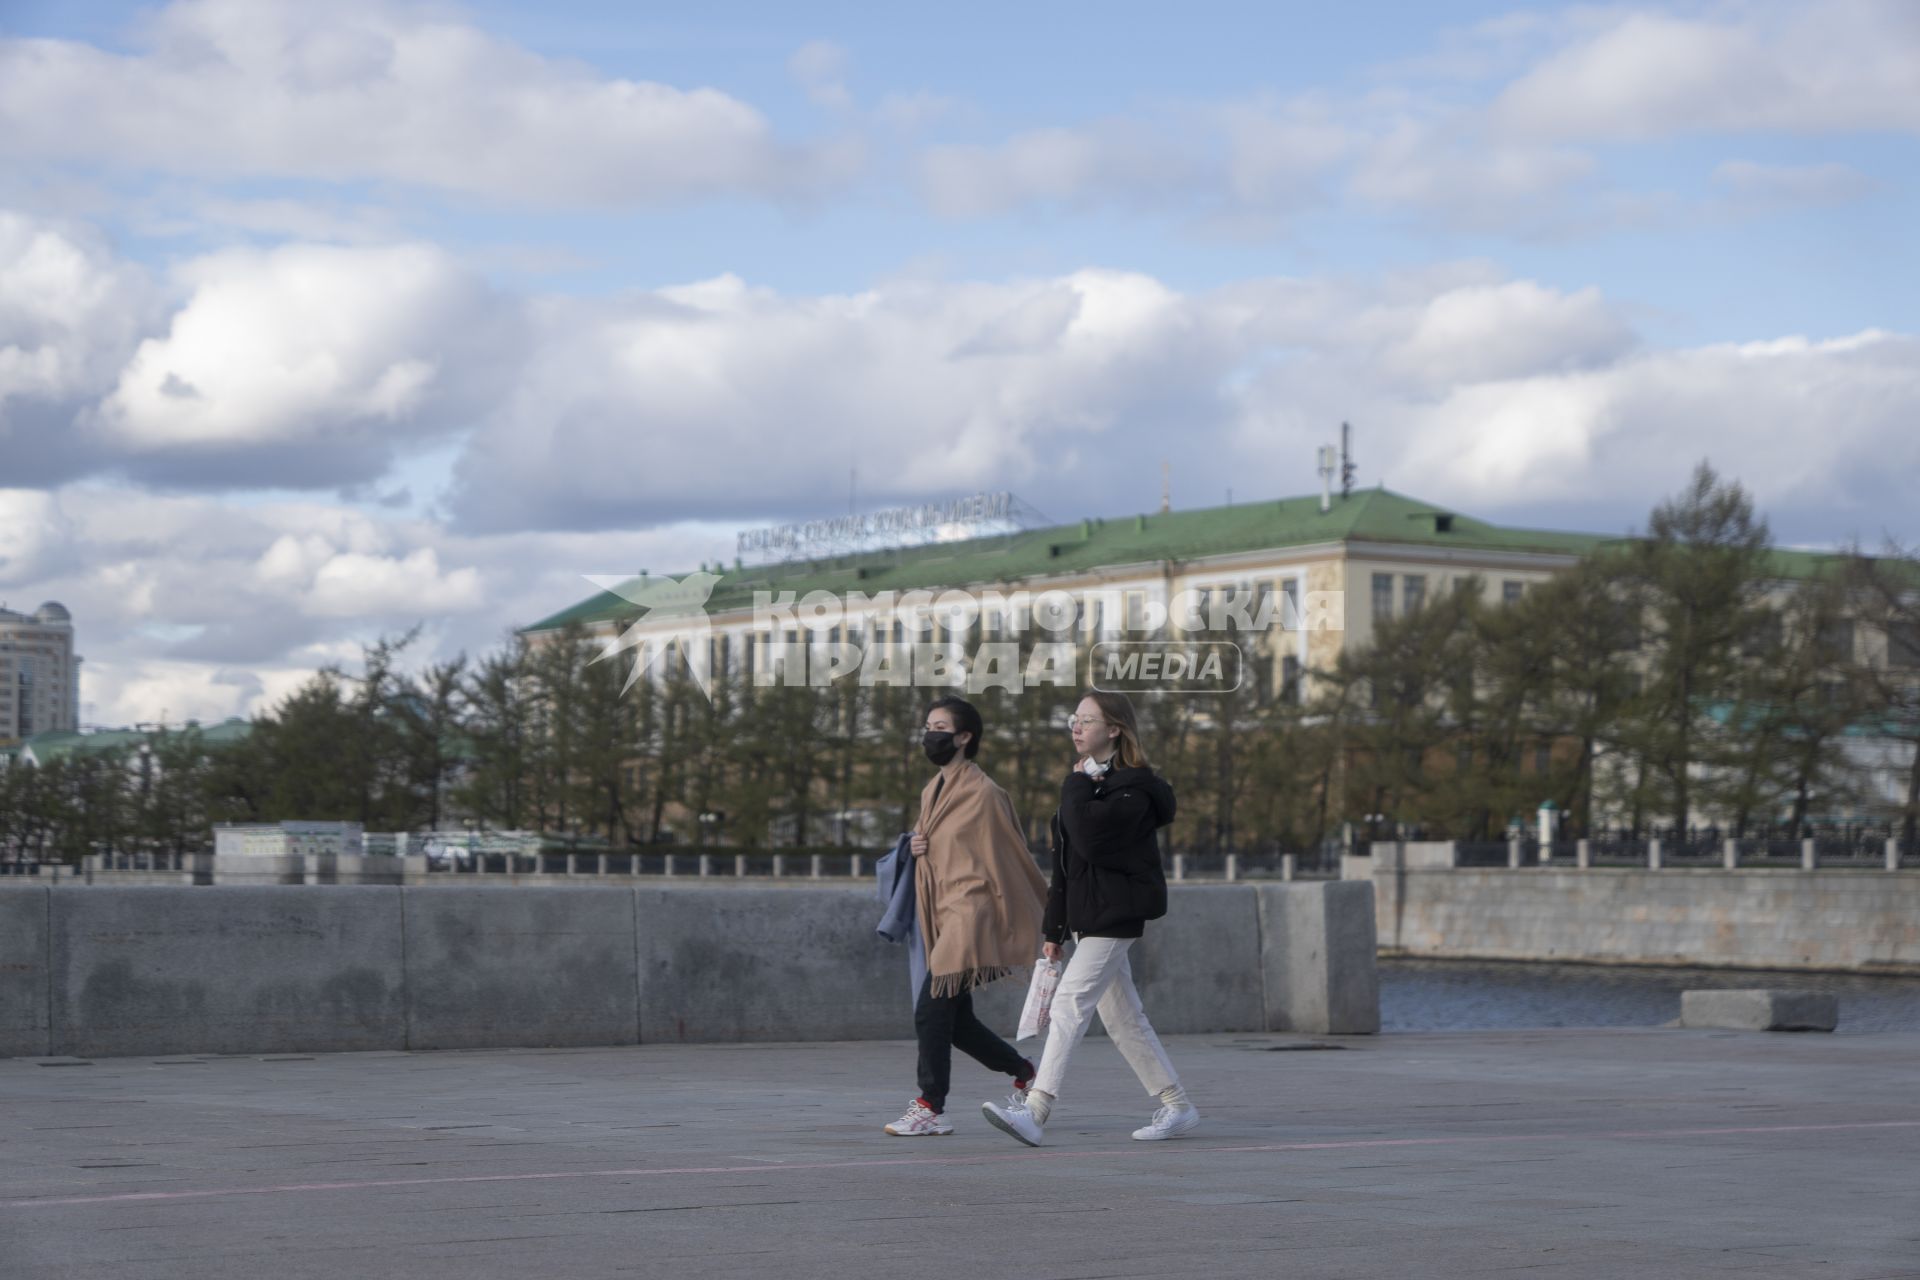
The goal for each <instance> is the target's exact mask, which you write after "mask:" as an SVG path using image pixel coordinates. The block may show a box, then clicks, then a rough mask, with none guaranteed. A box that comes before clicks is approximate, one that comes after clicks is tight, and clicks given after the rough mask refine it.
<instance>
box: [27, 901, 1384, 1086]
mask: <svg viewBox="0 0 1920 1280" xmlns="http://www.w3.org/2000/svg"><path fill="white" fill-rule="evenodd" d="M1372 895H1373V890H1372V886H1370V885H1367V884H1365V883H1358V882H1352V883H1339V882H1336V883H1327V884H1278V885H1258V886H1256V885H1220V886H1176V887H1175V888H1174V889H1173V891H1172V910H1171V911H1170V913H1169V914H1168V916H1167V918H1166V919H1164V920H1160V921H1156V922H1154V923H1153V924H1150V925H1149V926H1148V928H1147V936H1146V938H1145V939H1144V940H1143V941H1142V942H1141V943H1139V944H1137V945H1136V947H1135V950H1134V953H1133V970H1134V975H1135V978H1136V980H1137V982H1138V983H1139V986H1140V991H1141V998H1142V1000H1143V1001H1144V1003H1145V1005H1146V1007H1147V1011H1148V1014H1149V1016H1150V1017H1151V1018H1152V1019H1153V1021H1154V1025H1155V1026H1156V1027H1158V1028H1159V1029H1160V1030H1162V1031H1165V1032H1168V1033H1180V1032H1225V1031H1304V1032H1313V1033H1366V1032H1372V1031H1377V1030H1378V1029H1379V1025H1380V1022H1379V986H1378V981H1377V978H1376V976H1375V971H1374V954H1375V943H1376V940H1375V937H1374V918H1375V916H1374V909H1373V898H1372ZM879 913H880V905H879V903H878V902H877V901H875V899H874V896H873V891H872V889H871V887H870V886H869V885H860V886H858V887H854V886H849V887H846V888H842V889H831V888H816V889H809V890H807V891H796V890H794V889H790V888H774V887H769V888H765V889H753V888H744V887H727V888H702V887H680V886H653V887H647V886H638V885H636V886H631V887H628V886H619V887H611V886H609V887H600V886H593V887H577V888H576V887H566V888H528V887H520V888H510V887H471V888H469V887H453V886H448V887H437V886H436V887H433V888H403V887H398V886H393V887H387V886H348V885H343V886H294V885H286V886H261V887H232V888H223V887H218V886H216V887H211V888H208V887H201V888H190V887H161V886H155V887H138V888H106V887H101V886H95V887H92V888H71V887H66V888H62V887H53V886H39V885H32V886H18V887H15V886H8V887H6V888H4V889H0V1056H42V1055H73V1056H108V1055H127V1054H159V1053H286V1052H334V1051H351V1050H368V1049H455V1048H481V1047H508V1046H533V1045H614V1044H635V1043H655V1042H677V1041H779V1040H861V1039H898V1038H903V1037H908V1036H911V1034H912V1016H911V1011H912V1004H911V999H910V995H909V992H908V990H907V961H906V951H905V949H904V948H903V947H899V946H895V945H892V944H889V943H887V942H885V941H884V940H882V939H880V938H879V937H878V936H877V935H876V934H875V933H874V931H873V926H874V922H875V920H876V919H877V918H878V916H879ZM1036 952H1037V946H1036ZM1024 996H1025V983H1024V982H1023V981H1017V980H1016V981H1003V982H1000V983H995V984H993V985H992V986H991V987H989V988H987V989H986V990H985V991H983V992H981V993H980V994H979V996H978V997H977V1006H978V1008H979V1010H980V1013H981V1016H982V1017H983V1018H984V1019H986V1020H987V1021H988V1023H989V1025H991V1026H994V1027H996V1028H997V1029H1000V1030H1001V1031H1002V1032H1003V1033H1006V1034H1011V1032H1012V1030H1013V1025H1014V1023H1015V1021H1016V1020H1017V1014H1018V1010H1019V1004H1020V1001H1021V1000H1022V999H1023V998H1024Z"/></svg>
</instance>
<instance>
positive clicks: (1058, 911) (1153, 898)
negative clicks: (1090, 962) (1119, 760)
mask: <svg viewBox="0 0 1920 1280" xmlns="http://www.w3.org/2000/svg"><path fill="white" fill-rule="evenodd" d="M1172 821H1173V787H1172V786H1170V785H1169V784H1168V782H1167V780H1166V779H1165V778H1163V777H1161V776H1160V775H1159V774H1157V773H1155V772H1154V771H1153V770H1152V769H1151V768H1145V767H1143V768H1137V769H1129V768H1127V767H1125V766H1124V765H1117V764H1116V765H1115V766H1114V767H1113V768H1112V769H1110V770H1108V771H1107V772H1106V773H1105V774H1103V775H1102V776H1101V777H1099V778H1089V777H1088V776H1087V775H1086V774H1084V773H1081V772H1080V771H1079V770H1077V769H1076V770H1075V771H1074V772H1072V773H1070V774H1068V775H1067V780H1066V781H1065V782H1064V783H1062V784H1061V786H1060V808H1059V811H1058V812H1056V813H1055V814H1054V815H1053V885H1052V887H1051V889H1050V891H1049V892H1048V894H1047V916H1046V923H1045V924H1044V925H1043V927H1042V934H1043V936H1044V937H1045V938H1046V940H1047V941H1048V942H1065V941H1066V940H1067V935H1068V934H1070V933H1083V934H1091V935H1092V936H1094V937H1099V938H1137V937H1139V936H1140V935H1141V934H1142V933H1144V932H1145V926H1146V922H1147V921H1149V920H1158V919H1159V918H1160V917H1161V916H1164V915H1165V914H1167V874H1166V871H1165V870H1164V869H1163V868H1162V867H1161V865H1160V840H1159V837H1158V835H1157V834H1156V833H1157V832H1158V831H1159V829H1160V828H1161V827H1164V826H1166V825H1167V824H1168V823H1169V822H1172Z"/></svg>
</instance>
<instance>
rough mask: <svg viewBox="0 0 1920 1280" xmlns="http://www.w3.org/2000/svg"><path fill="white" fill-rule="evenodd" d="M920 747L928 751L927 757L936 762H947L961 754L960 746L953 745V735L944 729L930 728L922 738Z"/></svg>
mask: <svg viewBox="0 0 1920 1280" xmlns="http://www.w3.org/2000/svg"><path fill="white" fill-rule="evenodd" d="M920 749H921V750H922V751H924V752H926V753H927V759H929V760H931V761H933V762H934V763H935V764H942V765H943V764H945V763H947V761H949V760H951V759H953V757H954V756H955V755H957V754H959V751H960V748H958V747H956V746H954V745H953V735H952V734H951V733H948V732H947V731H945V730H944V729H929V730H927V732H926V733H925V735H924V736H922V737H921V739H920Z"/></svg>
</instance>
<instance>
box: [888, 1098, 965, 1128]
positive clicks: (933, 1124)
mask: <svg viewBox="0 0 1920 1280" xmlns="http://www.w3.org/2000/svg"><path fill="white" fill-rule="evenodd" d="M887 1132H888V1133H890V1134H892V1135H893V1136H894V1137H896V1138H937V1137H940V1136H942V1135H944V1134H949V1133H952V1132H953V1122H952V1121H950V1120H948V1119H947V1118H946V1117H945V1116H944V1115H942V1114H941V1113H940V1112H938V1111H935V1110H934V1109H933V1108H932V1107H930V1106H928V1105H927V1104H926V1103H925V1102H924V1101H922V1100H921V1099H919V1098H915V1099H914V1100H913V1102H912V1104H911V1105H910V1106H908V1107H907V1114H905V1115H903V1116H901V1117H900V1118H899V1119H898V1120H895V1121H894V1122H893V1123H892V1124H890V1125H888V1126H887Z"/></svg>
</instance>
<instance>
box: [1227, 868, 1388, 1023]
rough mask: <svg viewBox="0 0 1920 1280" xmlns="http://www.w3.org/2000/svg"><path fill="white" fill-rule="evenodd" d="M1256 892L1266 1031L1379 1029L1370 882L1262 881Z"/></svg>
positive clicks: (1377, 972)
mask: <svg viewBox="0 0 1920 1280" xmlns="http://www.w3.org/2000/svg"><path fill="white" fill-rule="evenodd" d="M1257 892H1258V893H1259V895H1260V898H1259V913H1260V946H1259V950H1260V963H1261V967H1262V970H1263V972H1264V978H1265V988H1266V1030H1268V1031H1300V1032H1307V1033H1310V1034H1316V1035H1371V1034H1373V1033H1374V1032H1377V1031H1379V1030H1380V976H1379V969H1378V966H1377V964H1376V953H1377V944H1376V933H1375V925H1374V905H1373V884H1372V883H1371V882H1370V881H1365V880H1335V881H1329V882H1326V883H1321V884H1298V883H1296V884H1278V885H1262V886H1260V887H1259V889H1258V890H1257Z"/></svg>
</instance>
